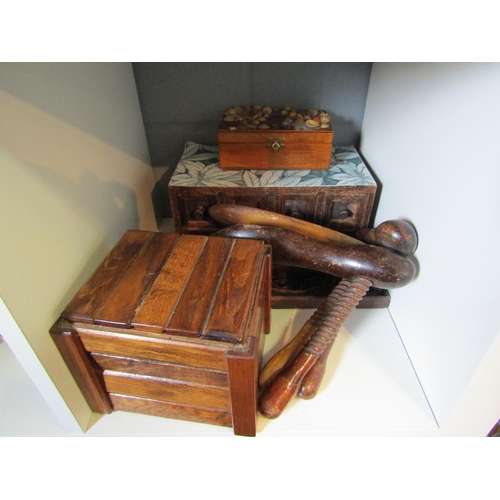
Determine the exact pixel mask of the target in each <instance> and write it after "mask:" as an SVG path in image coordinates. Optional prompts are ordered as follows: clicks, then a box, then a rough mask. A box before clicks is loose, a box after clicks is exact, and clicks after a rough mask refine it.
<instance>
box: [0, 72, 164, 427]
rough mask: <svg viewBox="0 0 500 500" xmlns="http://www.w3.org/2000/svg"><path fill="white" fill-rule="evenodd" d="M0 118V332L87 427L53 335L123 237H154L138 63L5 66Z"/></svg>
mask: <svg viewBox="0 0 500 500" xmlns="http://www.w3.org/2000/svg"><path fill="white" fill-rule="evenodd" d="M0 120H1V121H0V137H1V141H2V142H1V144H0V213H1V214H2V216H1V218H0V238H1V245H0V298H1V299H3V302H2V301H1V300H0V308H1V310H0V320H2V321H1V322H0V329H1V330H2V335H3V336H4V338H5V340H6V341H7V343H8V344H9V346H10V347H11V348H12V349H13V351H14V353H15V354H16V356H17V357H18V359H19V360H20V361H21V363H23V364H24V367H25V369H26V370H27V371H28V372H30V371H31V373H35V372H33V371H32V369H34V367H35V365H36V360H37V358H38V360H39V361H40V362H41V363H42V365H43V366H44V368H45V370H46V371H47V373H48V376H49V377H48V379H47V380H44V381H41V380H40V374H39V372H37V373H38V375H37V377H35V380H34V382H35V383H39V384H40V385H39V389H40V390H41V391H42V395H43V396H44V397H46V398H47V399H50V398H57V396H56V394H57V393H58V391H59V392H60V393H61V394H62V396H63V398H64V400H65V401H66V403H67V404H68V406H69V408H70V410H71V412H72V413H73V415H74V416H75V417H76V420H77V421H78V423H79V424H80V426H82V427H84V428H85V426H86V424H87V422H88V419H89V418H90V413H91V412H90V409H89V408H88V405H87V404H86V402H85V400H84V399H83V396H82V395H81V393H80V391H79V389H78V388H77V386H76V384H75V382H74V381H73V379H72V377H71V376H70V375H69V371H68V370H67V368H66V366H65V364H64V362H63V361H62V358H61V357H60V355H59V353H58V351H57V349H56V348H55V345H54V344H53V342H52V340H51V338H50V336H49V333H48V330H49V328H50V327H51V325H52V324H53V323H54V321H55V320H56V319H57V317H58V315H59V313H60V312H61V311H62V309H63V308H64V306H65V305H66V303H67V302H68V300H69V299H70V298H71V297H72V296H73V295H74V293H76V291H77V290H78V289H79V287H80V286H81V285H82V284H83V283H84V282H85V280H86V279H87V278H88V277H89V276H90V274H91V273H92V272H93V271H94V270H95V268H96V267H97V265H98V264H99V263H100V262H101V261H102V259H103V258H104V257H105V256H106V254H107V253H108V252H109V251H110V250H111V248H112V247H113V246H114V244H115V243H116V242H117V240H118V239H119V238H120V237H121V235H122V234H123V233H124V232H125V231H126V230H127V229H129V228H141V229H149V230H156V224H155V218H154V213H153V209H152V204H151V190H152V189H153V186H154V180H153V173H152V168H151V166H150V163H149V157H148V152H147V151H148V150H147V144H146V138H145V132H144V126H143V123H142V117H141V113H140V108H139V103H138V98H137V92H136V89H135V81H134V77H133V72H132V66H131V64H130V63H109V64H108V63H95V64H93V63H83V64H79V63H78V64H76V63H59V64H45V63H34V64H31V63H19V64H17V63H15V64H13V63H2V64H0ZM22 334H24V336H25V338H24V339H22V338H21V337H20V336H21V335H22ZM26 340H27V342H25V341H26ZM51 383H53V384H55V387H57V390H58V391H56V390H53V389H54V388H53V387H52V388H51ZM51 406H52V407H54V405H53V404H52V405H51ZM69 420H71V419H69ZM70 427H71V425H70Z"/></svg>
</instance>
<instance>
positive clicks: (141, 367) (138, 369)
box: [92, 353, 228, 387]
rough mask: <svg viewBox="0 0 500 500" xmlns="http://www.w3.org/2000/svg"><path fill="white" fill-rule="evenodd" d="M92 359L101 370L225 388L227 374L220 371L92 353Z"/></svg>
mask: <svg viewBox="0 0 500 500" xmlns="http://www.w3.org/2000/svg"><path fill="white" fill-rule="evenodd" d="M92 357H93V358H94V359H95V361H96V362H97V363H98V364H99V366H101V368H102V369H103V370H108V371H115V372H120V373H129V374H132V375H134V374H135V375H144V376H146V377H157V378H164V379H168V380H172V381H174V382H179V383H182V382H184V383H186V384H194V385H210V386H214V387H227V386H228V381H227V373H226V372H225V371H221V370H208V369H206V368H195V367H192V366H186V365H177V364H172V363H159V362H155V361H144V360H140V359H132V358H122V357H117V356H109V355H103V354H96V353H93V354H92Z"/></svg>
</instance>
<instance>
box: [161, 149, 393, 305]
mask: <svg viewBox="0 0 500 500" xmlns="http://www.w3.org/2000/svg"><path fill="white" fill-rule="evenodd" d="M168 191H169V198H170V205H171V210H172V217H173V221H174V225H175V229H176V232H178V233H181V234H212V233H214V232H215V231H217V230H219V229H221V227H220V226H219V225H218V224H217V223H216V222H215V221H214V220H213V219H212V218H211V217H210V215H209V211H208V209H209V208H210V207H211V206H212V205H215V204H219V203H235V204H238V205H245V206H249V207H254V208H261V209H264V210H271V211H272V212H276V213H280V214H284V215H289V216H292V217H297V218H299V219H303V220H306V221H308V222H312V223H315V224H319V225H320V226H324V227H329V228H331V229H335V230H337V231H341V232H343V233H346V234H352V233H354V232H355V231H357V230H359V229H361V228H363V227H369V226H370V224H371V217H372V210H373V205H374V201H375V197H376V194H377V184H376V181H375V179H374V178H373V176H372V175H371V173H370V171H369V170H368V168H367V166H366V165H365V163H364V162H363V160H362V158H361V157H360V155H359V153H358V152H357V151H356V149H355V148H354V147H351V146H349V147H334V148H333V149H332V150H331V152H330V167H329V169H328V170H326V171H319V170H223V169H221V168H220V164H219V148H218V147H217V146H205V145H201V144H196V143H193V142H188V143H187V144H186V146H185V148H184V154H183V156H182V158H181V160H180V161H179V163H178V165H177V167H176V169H175V171H174V172H173V175H172V177H171V179H170V182H169V187H168ZM273 275H274V276H273V278H274V279H273V282H274V285H275V286H274V288H273V294H272V298H273V302H272V304H273V307H276V308H279V307H281V308H283V307H284V308H295V307H306V308H308V307H317V306H318V305H319V304H320V303H321V300H322V299H323V298H324V297H325V295H327V294H328V293H329V291H331V289H332V286H333V285H334V284H335V282H334V281H333V282H332V277H327V276H325V275H321V276H319V275H318V274H317V273H312V272H304V271H297V270H293V272H289V270H286V269H285V270H284V269H276V270H275V272H274V273H273ZM373 298H374V300H372V299H373ZM388 298H389V294H388V293H387V292H386V291H384V292H377V294H376V295H373V294H368V296H367V297H366V298H365V299H363V301H362V303H361V304H360V306H361V307H365V306H366V307H387V305H388Z"/></svg>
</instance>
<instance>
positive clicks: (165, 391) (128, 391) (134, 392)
mask: <svg viewBox="0 0 500 500" xmlns="http://www.w3.org/2000/svg"><path fill="white" fill-rule="evenodd" d="M104 381H105V383H106V389H107V390H108V392H109V393H113V394H122V395H125V396H135V397H139V398H143V399H153V400H155V401H165V402H167V403H178V404H182V405H190V406H200V407H203V408H215V409H220V410H230V409H231V403H230V396H229V390H228V388H227V387H214V386H208V385H195V384H186V383H183V382H177V381H172V380H169V379H163V378H159V377H145V376H143V375H132V374H125V373H119V372H112V371H105V372H104Z"/></svg>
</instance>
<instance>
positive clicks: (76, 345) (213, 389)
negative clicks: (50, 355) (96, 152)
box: [51, 230, 270, 436]
mask: <svg viewBox="0 0 500 500" xmlns="http://www.w3.org/2000/svg"><path fill="white" fill-rule="evenodd" d="M269 289H270V248H269V247H268V246H267V245H265V244H264V243H263V242H259V241H243V240H238V239H232V238H219V237H210V238H209V237H206V236H195V235H176V234H165V233H153V232H147V231H136V230H132V231H127V233H125V235H124V236H123V237H122V239H121V240H120V241H119V242H118V244H117V245H116V247H115V248H114V249H113V250H112V251H111V253H110V254H109V255H108V256H107V257H106V259H105V260H104V261H103V262H102V264H101V265H100V266H99V268H98V269H97V270H96V271H95V273H94V274H93V275H92V276H91V277H90V279H89V280H88V281H87V282H86V283H85V284H84V286H83V287H82V288H81V289H80V291H79V292H78V293H77V294H76V296H75V297H74V298H73V299H72V300H71V302H70V303H69V304H68V305H67V307H66V308H65V309H64V311H63V312H62V314H61V317H60V318H59V320H58V321H57V322H56V324H55V325H54V326H53V328H52V329H51V335H52V337H53V339H54V341H55V343H56V345H57V346H58V348H59V350H60V352H61V354H62V356H63V357H64V359H65V361H66V363H67V365H68V367H69V369H70V371H71V372H72V374H73V376H74V377H75V379H76V381H77V383H78V384H79V386H80V388H81V390H82V392H83V394H84V395H85V397H86V399H87V401H88V402H89V405H90V406H91V408H92V409H93V410H94V411H97V412H101V413H110V412H112V411H113V410H122V411H129V412H136V413H144V414H150V415H157V416H162V417H168V418H175V419H181V420H191V421H195V422H203V423H209V424H214V425H221V426H227V427H233V429H234V433H235V434H239V435H246V436H253V435H255V432H256V418H257V396H258V395H257V377H258V371H259V368H260V361H261V355H262V349H263V342H264V340H263V335H262V334H263V333H268V331H269V323H270V292H269Z"/></svg>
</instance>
